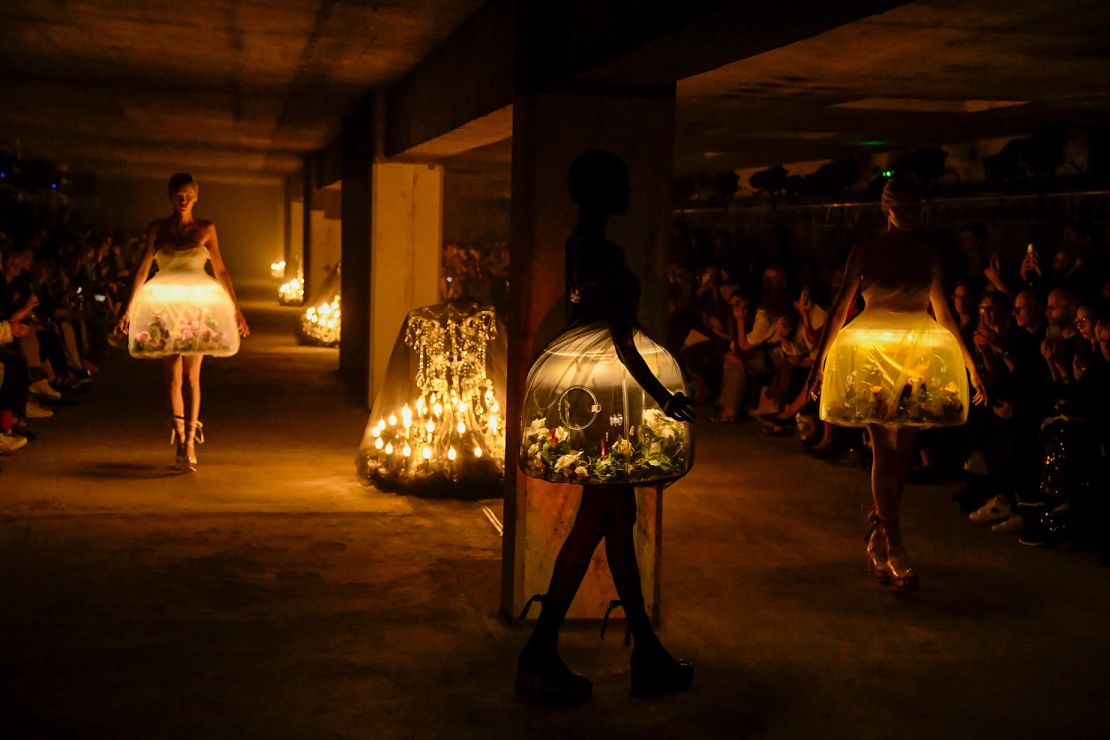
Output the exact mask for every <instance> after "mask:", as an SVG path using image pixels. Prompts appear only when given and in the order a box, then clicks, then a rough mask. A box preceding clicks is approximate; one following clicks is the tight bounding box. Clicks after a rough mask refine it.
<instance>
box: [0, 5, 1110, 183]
mask: <svg viewBox="0 0 1110 740" xmlns="http://www.w3.org/2000/svg"><path fill="white" fill-rule="evenodd" d="M481 4H482V0H392V1H389V2H386V1H383V2H371V1H370V0H362V1H361V2H360V1H358V0H290V1H288V2H279V3H273V2H261V1H259V0H238V1H237V0H193V1H192V2H190V3H188V4H186V5H181V4H178V3H171V2H166V1H165V0H149V1H148V2H144V3H134V4H130V3H121V2H112V1H111V0H53V1H51V0H30V1H28V2H22V3H4V4H2V5H0V89H2V91H3V92H2V95H3V98H2V100H0V144H6V145H11V144H13V143H14V142H16V141H18V142H19V144H20V146H21V149H22V154H23V155H24V156H42V157H48V158H52V159H57V160H60V161H63V162H69V163H71V165H72V166H73V167H74V168H75V169H85V170H92V171H96V172H101V173H116V172H118V173H126V174H151V175H158V176H160V177H161V176H164V175H165V173H166V172H168V171H172V170H177V169H192V170H195V171H197V172H203V173H205V175H206V176H207V177H210V178H211V177H224V178H228V179H231V178H239V179H242V178H244V177H247V178H255V179H259V178H261V179H267V180H270V181H274V180H276V178H277V177H279V176H281V175H283V174H284V173H288V172H291V171H294V170H295V169H296V168H297V167H298V166H299V164H300V160H301V157H302V155H303V154H304V153H305V152H307V151H311V150H313V149H316V148H319V147H321V146H322V145H324V144H325V143H326V142H327V141H328V139H329V138H330V137H331V136H332V135H334V134H335V133H336V131H337V130H338V127H339V122H340V120H341V118H342V116H343V114H344V113H346V112H347V111H348V110H350V108H351V107H352V106H353V104H354V103H355V101H356V100H357V99H358V98H359V97H360V96H361V95H362V94H364V92H365V91H366V90H367V89H370V88H375V87H382V86H384V85H387V84H389V83H391V82H393V81H395V80H397V79H399V78H400V77H401V76H402V75H403V74H404V73H405V72H407V71H408V70H410V69H411V68H412V67H413V66H414V65H415V64H416V63H417V62H418V61H419V60H421V59H422V58H424V57H425V56H426V55H427V54H428V52H430V51H431V50H432V49H433V48H435V47H436V45H437V44H438V43H439V42H440V41H442V40H443V39H444V38H445V37H446V36H447V35H448V34H449V33H450V32H451V31H452V30H454V29H455V28H456V27H457V26H458V25H459V24H460V23H461V22H462V21H463V20H464V19H465V18H467V17H468V16H469V15H470V14H471V13H473V11H474V10H475V9H476V8H477V7H478V6H480V5H481ZM1108 32H1110V3H1107V2H1104V0H1076V1H1075V2H1072V3H1068V4H1064V3H1059V2H1057V1H1056V0H978V1H977V2H956V1H955V0H920V1H919V2H913V3H909V4H906V5H902V6H901V7H897V8H895V9H892V10H889V11H887V12H884V13H881V14H879V15H874V16H871V17H868V18H865V19H863V20H859V21H855V22H852V23H848V24H846V25H843V26H840V27H837V28H834V29H833V30H829V31H826V32H823V33H820V34H818V35H816V36H812V37H810V38H808V39H805V40H802V41H798V42H796V43H791V44H788V45H786V46H782V47H780V48H777V49H774V50H772V51H767V52H764V53H760V54H757V55H755V56H750V57H748V58H746V59H742V60H739V61H736V62H733V63H730V64H727V65H725V66H723V67H720V68H718V69H715V70H713V71H710V72H706V73H703V74H699V75H696V76H693V77H689V78H686V79H685V80H683V81H681V82H680V83H679V85H678V148H677V152H676V172H677V174H678V175H680V176H681V175H684V174H691V173H695V172H707V171H723V170H730V169H741V168H747V167H757V166H766V165H771V164H776V163H780V162H784V163H785V162H795V161H802V160H816V159H827V158H835V157H840V156H846V155H850V154H854V153H860V152H863V151H874V150H877V149H878V150H882V149H892V150H897V149H908V148H914V147H919V146H925V145H930V144H936V143H941V144H945V143H956V142H961V141H970V140H976V139H984V138H994V137H1000V136H1009V135H1018V134H1023V133H1027V132H1031V131H1032V130H1034V129H1036V128H1037V127H1038V126H1039V125H1041V124H1043V123H1057V122H1070V123H1078V124H1086V123H1095V124H1104V123H1107V122H1110V85H1108V84H1107V82H1106V80H1110V33H1108ZM707 43H712V39H709V40H708V41H707ZM875 99H878V100H877V101H876V100H875ZM861 101H870V102H861ZM983 101H986V102H983ZM1024 101H1028V102H1024ZM1005 102H1010V103H1013V102H1023V104H1022V105H1011V106H1009V107H998V105H999V104H1001V103H1005ZM992 106H994V107H992ZM892 108H893V110H892ZM508 151H509V149H508V145H507V143H506V144H503V145H501V146H500V147H497V146H494V147H490V148H487V149H485V150H481V151H478V152H476V153H475V156H472V157H469V158H466V159H464V160H462V161H459V162H455V163H454V164H455V165H456V166H458V167H459V168H460V169H464V170H471V171H472V172H474V173H475V174H476V170H477V169H482V168H485V169H487V170H488V169H490V168H500V169H507V167H506V159H507V154H508ZM505 174H506V175H507V173H505Z"/></svg>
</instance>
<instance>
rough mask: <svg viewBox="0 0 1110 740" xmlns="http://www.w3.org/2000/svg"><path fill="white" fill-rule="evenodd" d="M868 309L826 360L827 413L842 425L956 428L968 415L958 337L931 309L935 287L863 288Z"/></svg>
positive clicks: (839, 337)
mask: <svg viewBox="0 0 1110 740" xmlns="http://www.w3.org/2000/svg"><path fill="white" fill-rule="evenodd" d="M864 297H865V300H866V308H864V310H863V312H862V313H860V314H859V316H857V317H856V318H855V319H854V320H853V321H852V322H851V323H849V324H848V325H847V326H845V327H844V328H843V329H842V330H841V331H840V333H839V334H838V335H837V337H836V339H835V340H834V341H833V343H832V346H831V347H829V351H828V356H827V359H826V361H825V376H824V380H823V382H822V384H821V406H820V414H821V418H822V419H823V420H825V421H828V422H832V423H834V424H838V425H840V426H857V427H858V426H866V425H867V424H880V425H882V426H889V427H936V426H955V425H959V424H963V423H964V422H966V421H967V409H968V382H967V371H966V370H965V369H964V360H963V352H962V351H961V348H960V343H959V340H957V339H956V337H955V336H953V335H952V333H951V332H950V331H948V330H947V329H945V328H944V327H943V326H941V325H940V324H938V323H937V322H936V321H935V320H934V319H933V318H932V317H931V316H930V315H929V314H928V312H927V311H926V310H925V308H923V307H925V306H928V305H929V286H928V285H924V286H917V287H914V288H909V289H902V290H884V289H883V288H881V287H878V286H871V287H869V288H867V289H866V290H865V291H864Z"/></svg>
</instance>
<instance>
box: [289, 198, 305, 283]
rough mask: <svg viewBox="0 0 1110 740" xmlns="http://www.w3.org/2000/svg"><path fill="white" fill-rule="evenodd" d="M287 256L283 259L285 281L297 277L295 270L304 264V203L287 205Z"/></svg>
mask: <svg viewBox="0 0 1110 740" xmlns="http://www.w3.org/2000/svg"><path fill="white" fill-rule="evenodd" d="M288 223H289V228H288V231H289V255H288V256H287V257H286V258H285V279H286V280H292V279H293V278H295V277H297V270H298V269H300V268H301V267H302V266H303V264H304V224H305V216H304V201H303V200H294V201H291V202H290V203H289V222H288Z"/></svg>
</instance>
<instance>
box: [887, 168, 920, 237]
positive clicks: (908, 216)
mask: <svg viewBox="0 0 1110 740" xmlns="http://www.w3.org/2000/svg"><path fill="white" fill-rule="evenodd" d="M924 205H925V200H924V198H923V196H922V194H921V183H920V181H919V180H918V179H917V178H916V177H914V176H913V175H895V176H894V177H892V178H890V179H889V180H887V181H886V185H885V186H884V187H883V205H882V208H883V213H886V214H890V215H892V216H893V218H894V222H895V224H896V225H897V226H898V228H900V229H906V230H910V229H913V228H916V227H917V226H919V225H920V224H921V210H922V208H923V207H924Z"/></svg>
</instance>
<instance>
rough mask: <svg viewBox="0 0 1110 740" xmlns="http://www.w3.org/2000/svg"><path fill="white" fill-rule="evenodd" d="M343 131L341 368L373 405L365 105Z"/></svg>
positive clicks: (370, 150)
mask: <svg viewBox="0 0 1110 740" xmlns="http://www.w3.org/2000/svg"><path fill="white" fill-rule="evenodd" d="M340 136H341V149H342V153H343V163H342V168H341V171H342V186H341V187H342V191H341V193H340V209H339V210H340V221H341V224H342V248H341V251H342V256H343V268H342V274H341V276H340V277H341V281H342V282H341V291H342V295H343V298H342V311H343V313H342V314H341V322H342V323H341V325H340V335H339V369H340V371H341V372H342V373H343V375H344V376H345V377H346V378H347V379H348V380H349V381H350V382H351V383H352V385H353V386H354V387H355V388H358V389H360V393H362V394H363V396H364V398H363V401H364V402H365V403H366V404H367V406H369V402H370V398H369V392H370V391H369V387H370V275H371V273H370V262H371V249H370V244H371V232H370V212H371V208H372V207H373V203H372V201H371V189H370V184H371V178H370V167H371V160H372V158H373V140H372V119H371V111H370V107H369V106H363V107H361V108H360V109H359V110H358V111H356V112H355V113H353V114H352V115H351V116H348V118H347V119H345V120H344V121H343V131H342V133H341V134H340Z"/></svg>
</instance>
